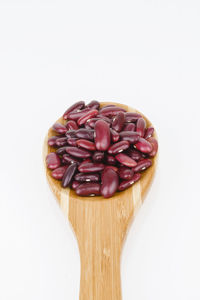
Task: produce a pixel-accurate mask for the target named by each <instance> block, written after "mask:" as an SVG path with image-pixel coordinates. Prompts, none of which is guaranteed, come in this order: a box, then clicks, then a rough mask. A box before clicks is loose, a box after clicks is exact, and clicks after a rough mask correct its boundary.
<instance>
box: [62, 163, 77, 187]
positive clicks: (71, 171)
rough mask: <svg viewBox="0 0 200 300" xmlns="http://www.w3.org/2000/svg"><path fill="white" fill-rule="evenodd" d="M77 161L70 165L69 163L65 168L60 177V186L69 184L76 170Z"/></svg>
mask: <svg viewBox="0 0 200 300" xmlns="http://www.w3.org/2000/svg"><path fill="white" fill-rule="evenodd" d="M77 166H78V164H77V163H73V164H71V165H69V167H68V168H67V169H66V171H65V173H64V175H63V178H62V187H64V188H66V187H67V186H69V185H70V183H71V181H72V179H73V177H74V175H75V173H76V170H77Z"/></svg>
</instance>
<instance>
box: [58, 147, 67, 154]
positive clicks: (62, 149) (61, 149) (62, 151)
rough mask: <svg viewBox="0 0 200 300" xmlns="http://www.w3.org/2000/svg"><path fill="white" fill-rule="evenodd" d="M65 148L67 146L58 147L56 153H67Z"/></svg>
mask: <svg viewBox="0 0 200 300" xmlns="http://www.w3.org/2000/svg"><path fill="white" fill-rule="evenodd" d="M65 149H66V147H61V148H58V149H57V150H56V153H57V154H58V155H63V154H65V153H66V151H65Z"/></svg>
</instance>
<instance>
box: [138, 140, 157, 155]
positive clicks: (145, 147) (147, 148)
mask: <svg viewBox="0 0 200 300" xmlns="http://www.w3.org/2000/svg"><path fill="white" fill-rule="evenodd" d="M134 147H135V148H136V149H137V150H139V151H141V152H143V153H150V152H151V151H152V150H153V147H152V145H151V143H150V142H148V141H147V140H145V139H144V138H139V141H138V142H137V143H136V144H135V145H134Z"/></svg>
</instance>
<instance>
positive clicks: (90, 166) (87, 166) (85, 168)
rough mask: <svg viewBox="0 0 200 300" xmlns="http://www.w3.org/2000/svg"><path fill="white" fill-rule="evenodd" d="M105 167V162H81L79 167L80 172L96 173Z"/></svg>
mask: <svg viewBox="0 0 200 300" xmlns="http://www.w3.org/2000/svg"><path fill="white" fill-rule="evenodd" d="M103 169H104V164H101V163H92V162H91V163H84V162H83V163H81V164H80V166H79V167H78V170H79V172H81V173H96V172H100V171H102V170H103Z"/></svg>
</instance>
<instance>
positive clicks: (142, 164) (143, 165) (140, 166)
mask: <svg viewBox="0 0 200 300" xmlns="http://www.w3.org/2000/svg"><path fill="white" fill-rule="evenodd" d="M151 165H152V161H151V160H150V159H142V160H140V161H139V162H138V163H137V166H135V167H134V168H133V171H134V172H135V173H138V172H141V171H144V170H146V169H147V168H149V167H150V166H151Z"/></svg>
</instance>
